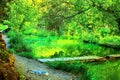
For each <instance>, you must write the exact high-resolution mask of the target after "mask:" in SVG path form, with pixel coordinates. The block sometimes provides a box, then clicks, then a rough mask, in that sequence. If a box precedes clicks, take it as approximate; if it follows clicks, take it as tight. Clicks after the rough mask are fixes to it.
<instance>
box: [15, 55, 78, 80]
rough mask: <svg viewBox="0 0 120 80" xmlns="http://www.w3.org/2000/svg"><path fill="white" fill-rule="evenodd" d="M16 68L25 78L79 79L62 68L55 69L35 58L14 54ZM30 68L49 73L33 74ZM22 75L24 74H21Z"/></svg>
mask: <svg viewBox="0 0 120 80" xmlns="http://www.w3.org/2000/svg"><path fill="white" fill-rule="evenodd" d="M14 57H15V59H16V61H15V67H16V69H17V70H18V71H19V72H20V73H21V74H22V75H23V76H25V77H26V78H27V79H25V80H78V79H77V78H76V76H75V75H73V74H71V73H67V72H64V71H61V70H55V69H52V68H50V67H48V66H47V65H45V64H43V63H40V62H38V61H36V60H33V59H28V58H25V57H21V56H18V55H15V54H14ZM28 70H41V71H46V72H48V73H49V75H48V76H46V75H37V74H31V73H30V72H28ZM21 77H22V76H21Z"/></svg>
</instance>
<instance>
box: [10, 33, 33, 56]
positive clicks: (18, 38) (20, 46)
mask: <svg viewBox="0 0 120 80" xmlns="http://www.w3.org/2000/svg"><path fill="white" fill-rule="evenodd" d="M8 37H9V38H10V40H9V43H10V48H12V49H11V51H14V52H15V53H17V54H22V53H25V52H26V53H25V54H24V55H26V54H27V53H28V52H31V49H30V46H28V44H27V42H26V41H25V40H24V39H23V35H22V34H21V33H19V32H16V33H15V32H13V31H10V32H8ZM13 49H14V50H13ZM27 57H34V55H32V54H30V55H27Z"/></svg>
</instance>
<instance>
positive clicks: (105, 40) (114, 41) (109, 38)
mask: <svg viewBox="0 0 120 80" xmlns="http://www.w3.org/2000/svg"><path fill="white" fill-rule="evenodd" d="M99 43H112V44H116V45H120V37H119V36H106V37H104V38H101V39H100V42H99Z"/></svg>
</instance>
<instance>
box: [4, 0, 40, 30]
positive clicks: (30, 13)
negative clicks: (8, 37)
mask: <svg viewBox="0 0 120 80" xmlns="http://www.w3.org/2000/svg"><path fill="white" fill-rule="evenodd" d="M33 3H34V2H33V1H32V0H26V1H24V0H18V1H16V0H13V1H11V2H10V3H9V4H8V5H7V6H8V7H9V10H8V19H7V20H5V21H4V24H7V25H9V26H10V27H12V28H13V29H14V30H23V31H24V30H27V29H31V28H33V27H36V26H37V24H38V18H39V11H38V8H37V7H36V5H34V4H33Z"/></svg>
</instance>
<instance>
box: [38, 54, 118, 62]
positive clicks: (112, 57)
mask: <svg viewBox="0 0 120 80" xmlns="http://www.w3.org/2000/svg"><path fill="white" fill-rule="evenodd" d="M115 59H120V54H116V55H107V56H105V57H99V56H82V57H66V58H47V59H37V61H39V62H41V63H44V62H60V61H64V62H71V61H80V62H103V61H108V60H115Z"/></svg>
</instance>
